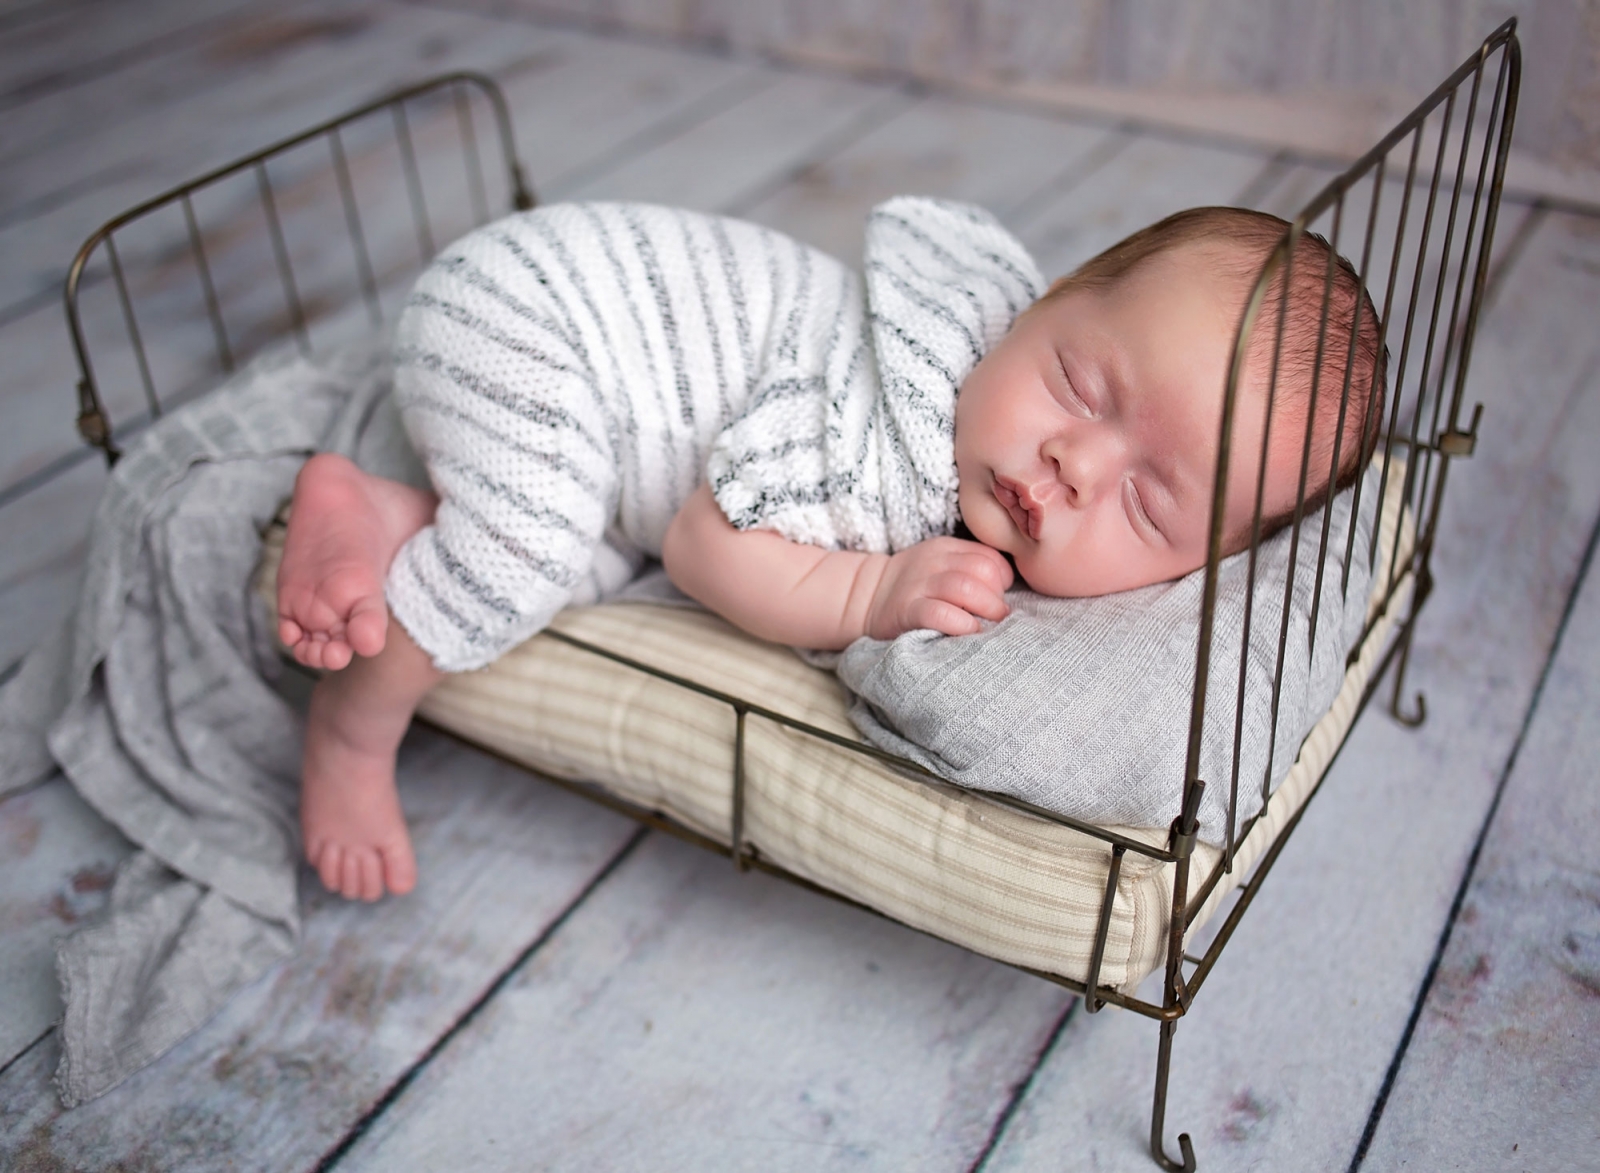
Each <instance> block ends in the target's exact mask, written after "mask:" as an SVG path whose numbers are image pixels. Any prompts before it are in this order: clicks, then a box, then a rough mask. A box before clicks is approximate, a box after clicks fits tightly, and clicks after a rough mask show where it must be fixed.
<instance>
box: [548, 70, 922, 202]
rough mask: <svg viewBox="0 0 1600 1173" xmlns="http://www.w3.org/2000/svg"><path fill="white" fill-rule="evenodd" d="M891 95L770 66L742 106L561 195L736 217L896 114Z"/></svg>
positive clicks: (895, 97)
mask: <svg viewBox="0 0 1600 1173" xmlns="http://www.w3.org/2000/svg"><path fill="white" fill-rule="evenodd" d="M907 101H908V99H907V98H906V97H905V96H904V95H902V94H900V93H899V92H898V91H897V90H895V89H893V88H891V87H888V86H881V85H867V84H865V83H862V82H856V81H851V80H849V79H847V78H831V77H821V76H817V75H815V74H806V73H797V72H788V71H780V70H774V71H772V72H771V75H770V80H767V81H766V84H764V85H762V86H761V88H759V89H756V90H755V91H754V92H752V93H750V94H749V96H747V97H745V98H744V99H743V100H741V101H739V102H736V103H733V104H730V105H729V106H728V107H727V108H725V109H724V110H722V111H720V112H718V113H716V114H714V115H712V116H711V117H709V118H706V119H704V120H702V121H697V122H695V123H694V124H693V125H692V126H689V127H687V128H686V129H685V130H684V131H683V132H682V133H681V134H678V135H675V136H673V137H670V138H667V139H665V140H663V141H662V142H661V143H660V144H659V145H654V146H651V147H648V148H646V149H644V150H641V151H640V152H639V153H638V154H636V155H634V156H632V157H631V158H629V159H628V160H627V161H625V162H622V163H620V164H619V165H618V166H617V167H615V168H613V169H611V170H609V171H607V172H605V173H604V174H601V175H595V176H592V177H590V178H587V179H584V180H582V181H581V182H579V183H577V184H575V185H573V186H571V187H568V186H566V185H562V186H561V188H560V192H559V194H560V195H561V198H563V199H619V200H649V201H651V202H654V203H661V204H671V205H675V206H678V207H686V208H700V209H705V210H708V211H709V210H716V211H723V212H730V213H734V214H742V213H743V211H744V209H745V208H746V207H747V206H748V205H749V204H751V203H753V202H755V201H756V200H758V199H759V198H761V196H763V195H765V194H766V193H767V192H768V191H769V190H772V189H773V188H775V187H776V186H778V185H779V184H780V183H782V182H783V181H784V180H786V179H787V178H788V176H789V175H790V174H791V173H792V172H794V171H795V170H797V169H799V168H801V167H804V166H806V165H808V164H810V163H811V162H812V161H813V160H815V159H816V158H818V157H819V156H825V155H828V154H831V153H832V152H833V151H835V150H838V149H840V148H841V147H843V146H847V145H849V143H851V142H852V141H854V139H856V138H857V137H859V135H861V134H863V133H865V132H866V131H867V130H868V129H870V128H871V127H872V126H874V125H876V124H877V123H878V122H881V121H882V120H884V119H886V118H889V117H891V116H892V115H893V114H894V113H896V112H897V111H899V110H900V109H902V108H904V106H905V104H906V103H907Z"/></svg>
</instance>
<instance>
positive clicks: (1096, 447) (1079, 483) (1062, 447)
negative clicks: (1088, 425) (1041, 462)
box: [1044, 429, 1118, 506]
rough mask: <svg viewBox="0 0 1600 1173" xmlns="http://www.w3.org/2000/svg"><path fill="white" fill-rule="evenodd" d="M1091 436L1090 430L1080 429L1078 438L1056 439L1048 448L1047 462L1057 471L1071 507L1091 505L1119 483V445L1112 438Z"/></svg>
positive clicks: (1046, 452)
mask: <svg viewBox="0 0 1600 1173" xmlns="http://www.w3.org/2000/svg"><path fill="white" fill-rule="evenodd" d="M1088 432H1089V429H1080V434H1078V435H1075V436H1070V437H1065V436H1064V437H1058V438H1053V439H1052V440H1051V441H1049V442H1047V443H1046V445H1045V448H1044V456H1045V459H1046V460H1047V461H1049V462H1050V463H1051V464H1052V465H1053V466H1054V467H1055V476H1056V481H1057V482H1058V483H1059V484H1060V485H1061V487H1062V490H1063V492H1064V493H1065V496H1066V500H1067V503H1068V504H1069V505H1074V506H1083V505H1087V504H1089V503H1091V502H1092V501H1094V500H1096V499H1097V498H1098V497H1099V496H1100V494H1101V493H1102V492H1103V491H1104V490H1105V488H1106V486H1107V485H1109V484H1112V483H1114V482H1115V480H1116V469H1117V464H1118V453H1117V446H1116V444H1115V443H1114V442H1112V440H1111V438H1110V437H1107V436H1101V435H1095V434H1087V433H1088Z"/></svg>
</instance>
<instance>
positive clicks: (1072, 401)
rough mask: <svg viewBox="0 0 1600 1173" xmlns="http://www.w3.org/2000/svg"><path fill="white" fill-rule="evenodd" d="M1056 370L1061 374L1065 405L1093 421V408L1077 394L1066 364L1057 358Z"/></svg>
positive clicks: (1075, 385)
mask: <svg viewBox="0 0 1600 1173" xmlns="http://www.w3.org/2000/svg"><path fill="white" fill-rule="evenodd" d="M1056 368H1057V369H1058V370H1059V371H1060V372H1061V386H1062V389H1063V391H1064V392H1065V394H1066V399H1067V405H1068V406H1069V407H1071V408H1073V409H1074V410H1077V411H1081V412H1082V413H1083V414H1084V415H1085V416H1087V417H1089V418H1090V419H1093V418H1094V408H1092V407H1090V406H1089V401H1088V400H1087V399H1085V398H1084V397H1083V396H1082V395H1079V394H1078V387H1077V384H1076V383H1074V382H1073V381H1072V373H1071V372H1070V371H1068V370H1067V364H1066V363H1065V362H1064V361H1062V360H1061V359H1060V358H1059V357H1058V358H1057V359H1056Z"/></svg>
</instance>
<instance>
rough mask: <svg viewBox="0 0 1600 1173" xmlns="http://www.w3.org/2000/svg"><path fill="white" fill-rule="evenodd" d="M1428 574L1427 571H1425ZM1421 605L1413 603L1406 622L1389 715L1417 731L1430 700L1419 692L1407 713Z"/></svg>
mask: <svg viewBox="0 0 1600 1173" xmlns="http://www.w3.org/2000/svg"><path fill="white" fill-rule="evenodd" d="M1424 574H1426V569H1424ZM1419 606H1420V605H1419V604H1416V603H1413V604H1412V608H1411V614H1410V616H1409V617H1408V618H1407V620H1406V629H1405V631H1404V633H1403V634H1402V635H1401V636H1400V652H1399V661H1400V662H1399V663H1397V664H1396V665H1395V666H1394V693H1393V694H1392V695H1391V696H1390V698H1389V715H1390V716H1391V717H1393V718H1394V719H1395V720H1396V721H1398V722H1400V724H1402V725H1404V726H1406V728H1408V729H1415V728H1416V727H1417V726H1418V725H1421V724H1422V723H1423V722H1424V721H1426V720H1427V719H1428V698H1427V697H1425V696H1423V695H1422V693H1420V692H1418V693H1417V694H1416V696H1415V697H1414V700H1413V708H1412V711H1411V712H1409V713H1408V712H1406V711H1405V708H1404V706H1405V688H1406V670H1407V669H1408V668H1410V667H1411V637H1412V636H1413V635H1414V634H1415V633H1416V630H1417V611H1418V609H1419Z"/></svg>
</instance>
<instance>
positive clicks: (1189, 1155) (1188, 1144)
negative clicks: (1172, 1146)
mask: <svg viewBox="0 0 1600 1173" xmlns="http://www.w3.org/2000/svg"><path fill="white" fill-rule="evenodd" d="M1178 1151H1179V1152H1181V1153H1182V1154H1183V1160H1182V1162H1178V1161H1174V1160H1173V1159H1172V1158H1171V1157H1169V1156H1167V1154H1166V1151H1165V1150H1164V1149H1161V1148H1157V1149H1156V1150H1155V1153H1154V1156H1155V1159H1156V1164H1158V1165H1160V1166H1161V1167H1162V1168H1163V1169H1167V1170H1170V1171H1171V1173H1194V1171H1195V1163H1194V1142H1193V1141H1191V1140H1190V1139H1189V1134H1188V1133H1187V1132H1180V1133H1178Z"/></svg>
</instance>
